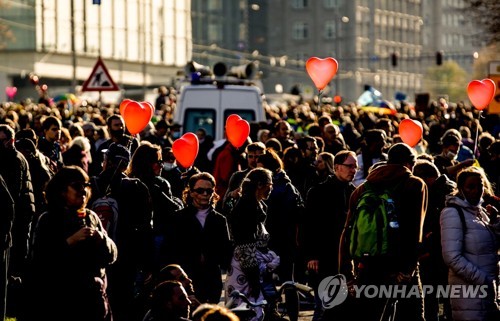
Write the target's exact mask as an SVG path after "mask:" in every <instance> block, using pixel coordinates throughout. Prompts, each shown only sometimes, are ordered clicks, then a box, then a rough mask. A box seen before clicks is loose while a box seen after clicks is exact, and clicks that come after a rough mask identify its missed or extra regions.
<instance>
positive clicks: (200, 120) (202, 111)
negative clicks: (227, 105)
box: [182, 108, 256, 137]
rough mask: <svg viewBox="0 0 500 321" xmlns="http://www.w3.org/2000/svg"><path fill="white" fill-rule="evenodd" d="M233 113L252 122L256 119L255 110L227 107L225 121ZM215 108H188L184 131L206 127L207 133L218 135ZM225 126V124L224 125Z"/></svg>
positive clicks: (192, 131) (213, 135)
mask: <svg viewBox="0 0 500 321" xmlns="http://www.w3.org/2000/svg"><path fill="white" fill-rule="evenodd" d="M232 114H237V115H238V116H240V117H241V118H242V119H244V120H246V121H248V122H249V123H250V122H253V121H255V119H256V116H255V111H253V110H245V109H226V110H225V111H224V118H223V119H224V121H225V120H226V119H227V118H228V117H229V116H230V115H232ZM215 116H216V114H215V109H207V108H189V109H186V113H185V117H184V123H183V124H182V129H183V130H182V131H183V132H184V133H188V132H191V133H195V132H196V131H197V130H198V129H199V128H204V129H205V130H206V131H207V135H210V136H212V137H216V128H217V120H216V117H215ZM223 126H225V124H224V125H223Z"/></svg>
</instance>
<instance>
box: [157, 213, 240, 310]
mask: <svg viewBox="0 0 500 321" xmlns="http://www.w3.org/2000/svg"><path fill="white" fill-rule="evenodd" d="M197 212H198V209H197V208H195V207H194V206H192V205H189V206H187V207H185V208H183V209H181V210H179V211H177V212H176V213H175V215H174V217H173V220H172V223H171V225H170V226H168V228H167V230H168V231H169V233H168V234H167V235H166V242H165V250H166V252H167V262H165V263H177V264H180V265H181V266H182V268H183V269H184V270H185V271H186V273H187V274H188V275H189V277H190V278H191V279H192V280H193V287H194V290H195V292H196V297H197V298H198V299H199V300H200V302H211V303H218V302H219V300H220V295H221V291H222V272H221V269H227V267H228V266H229V263H230V260H231V255H232V244H231V241H230V239H229V229H228V225H227V222H226V218H225V217H224V216H222V215H221V214H220V213H218V212H216V211H215V210H214V209H213V208H210V209H209V212H208V215H207V217H206V220H205V225H204V226H202V225H201V223H200V222H199V220H198V219H197V218H196V213H197Z"/></svg>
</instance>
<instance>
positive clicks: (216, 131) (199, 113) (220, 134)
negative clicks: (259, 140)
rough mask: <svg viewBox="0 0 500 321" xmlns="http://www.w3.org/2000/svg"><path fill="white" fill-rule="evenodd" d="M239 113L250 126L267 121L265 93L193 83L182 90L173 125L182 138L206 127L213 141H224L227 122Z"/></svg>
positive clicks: (236, 87)
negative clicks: (179, 128)
mask: <svg viewBox="0 0 500 321" xmlns="http://www.w3.org/2000/svg"><path fill="white" fill-rule="evenodd" d="M232 114H237V115H239V116H240V117H241V118H243V119H245V120H246V121H248V122H249V123H251V122H260V121H265V120H266V116H265V112H264V107H263V105H262V92H261V90H260V89H259V88H258V87H257V86H247V85H234V84H220V83H219V84H198V85H194V84H190V85H185V86H183V87H181V89H180V93H179V96H178V100H177V104H176V108H175V111H174V119H173V120H174V122H175V123H178V124H180V125H181V126H182V128H181V135H182V134H184V133H187V132H192V133H195V132H196V130H197V129H198V128H204V129H205V130H206V131H207V135H211V136H212V137H213V138H214V140H220V139H223V138H224V127H225V125H226V119H227V117H228V116H230V115H232Z"/></svg>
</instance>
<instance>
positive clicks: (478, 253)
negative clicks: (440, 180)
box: [440, 196, 500, 321]
mask: <svg viewBox="0 0 500 321" xmlns="http://www.w3.org/2000/svg"><path fill="white" fill-rule="evenodd" d="M446 205H447V207H445V208H444V209H443V210H442V212H441V217H440V222H441V245H442V253H443V259H444V262H445V263H446V265H447V266H448V283H449V285H450V286H452V287H453V286H455V287H456V285H476V286H481V285H483V286H484V285H487V286H488V288H487V289H486V288H485V287H482V288H481V287H479V288H478V293H477V295H471V296H469V298H465V296H466V295H464V293H463V292H462V290H461V291H460V292H457V293H455V292H452V295H451V306H452V313H453V320H454V321H459V320H493V319H491V317H492V315H493V314H494V313H499V312H498V305H497V302H498V299H497V297H498V293H499V291H498V286H497V285H498V281H499V261H498V258H499V256H498V249H499V242H498V236H499V235H500V229H499V226H498V225H499V224H496V225H497V226H491V225H490V224H489V219H488V216H487V214H486V210H485V209H484V208H483V207H481V206H472V205H470V204H469V203H468V202H466V201H464V200H463V199H461V198H459V197H457V196H450V197H448V198H447V200H446ZM451 206H459V207H461V208H462V211H463V213H464V218H465V224H466V229H465V230H466V231H465V236H464V234H463V229H462V222H461V220H460V216H459V213H458V211H457V210H456V209H455V208H453V207H451ZM466 289H467V288H466ZM468 289H469V290H471V289H474V288H472V287H469V288H468ZM485 294H487V295H486V296H485Z"/></svg>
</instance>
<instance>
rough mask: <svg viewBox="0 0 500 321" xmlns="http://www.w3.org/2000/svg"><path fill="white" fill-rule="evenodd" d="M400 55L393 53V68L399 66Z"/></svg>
mask: <svg viewBox="0 0 500 321" xmlns="http://www.w3.org/2000/svg"><path fill="white" fill-rule="evenodd" d="M398 56H399V55H398V53H397V52H393V53H391V65H392V66H393V67H396V66H397V65H398Z"/></svg>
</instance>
